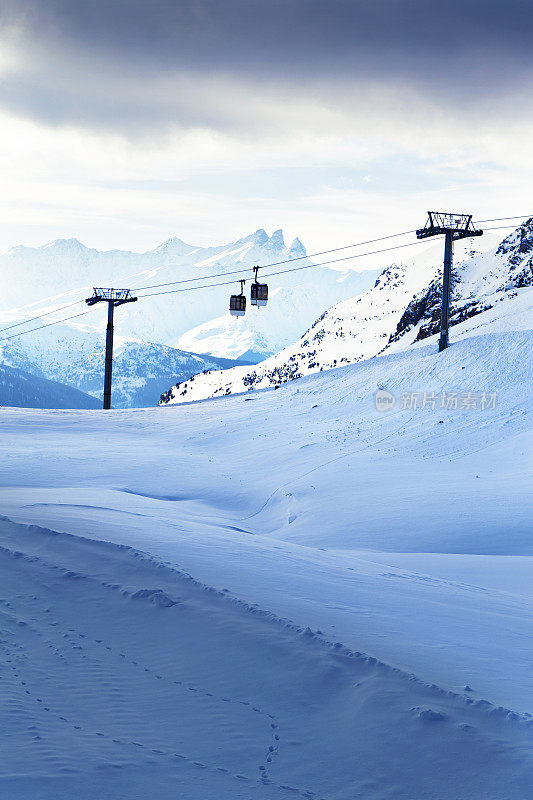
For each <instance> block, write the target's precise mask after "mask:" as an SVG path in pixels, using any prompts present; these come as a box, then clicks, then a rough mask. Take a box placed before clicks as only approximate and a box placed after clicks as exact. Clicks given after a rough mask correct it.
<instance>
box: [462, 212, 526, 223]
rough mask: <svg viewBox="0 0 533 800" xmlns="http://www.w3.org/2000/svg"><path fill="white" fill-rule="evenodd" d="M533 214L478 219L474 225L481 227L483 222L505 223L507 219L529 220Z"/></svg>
mask: <svg viewBox="0 0 533 800" xmlns="http://www.w3.org/2000/svg"><path fill="white" fill-rule="evenodd" d="M530 217H533V214H518V215H517V216H516V217H494V218H493V219H476V220H474V223H475V224H476V225H479V224H480V223H481V222H503V221H504V220H506V219H529V218H530Z"/></svg>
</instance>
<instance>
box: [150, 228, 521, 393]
mask: <svg viewBox="0 0 533 800" xmlns="http://www.w3.org/2000/svg"><path fill="white" fill-rule="evenodd" d="M466 242H468V240H466ZM458 244H459V243H457V245H458ZM457 245H456V250H457V254H458V256H459V257H458V258H457V259H456V261H457V263H456V265H455V267H454V272H453V277H454V281H453V289H452V299H451V324H452V325H455V324H458V323H460V322H462V321H463V320H466V319H468V318H470V317H473V316H475V315H478V314H480V313H482V312H486V311H487V310H489V309H492V308H494V307H498V308H499V313H505V310H504V309H505V303H506V302H508V301H509V300H511V299H513V298H515V297H516V296H517V295H518V294H519V293H521V292H529V293H531V285H532V283H533V218H532V219H530V220H529V221H527V222H526V223H524V224H523V225H520V226H519V227H518V228H517V229H516V230H515V231H514V232H513V233H512V234H511V235H510V236H507V237H506V238H505V239H504V240H503V241H502V242H501V243H500V244H499V245H498V246H497V247H494V248H492V249H491V250H489V251H488V252H486V253H479V252H478V251H477V252H476V251H475V250H472V249H468V250H467V251H466V252H465V251H464V248H465V247H466V248H471V244H470V245H468V243H467V244H465V245H464V247H463V253H462V256H461V247H460V246H457ZM441 282H442V243H441V242H438V244H436V245H435V246H432V247H431V248H429V249H428V250H427V251H426V252H424V253H422V254H421V255H420V256H417V257H416V258H414V259H411V260H409V261H406V262H405V263H397V264H393V265H391V266H390V267H387V269H385V270H383V272H382V273H381V274H380V275H379V277H378V278H377V280H376V281H375V284H374V286H373V287H372V288H371V289H369V290H368V291H366V292H365V293H363V294H362V295H360V296H358V297H353V298H350V299H348V300H343V301H342V302H340V303H338V304H336V305H334V306H333V307H332V308H330V309H329V310H328V311H325V312H324V313H323V314H321V315H320V316H319V317H318V319H317V320H316V321H315V322H314V324H313V325H311V327H310V328H309V330H308V331H307V332H306V333H305V334H304V335H303V336H302V337H301V338H299V339H298V341H296V343H295V344H292V345H290V346H289V347H286V348H284V349H283V350H282V351H281V352H280V353H278V354H277V355H275V356H272V357H270V358H268V359H266V360H265V361H263V362H262V363H260V364H257V365H256V366H254V367H252V368H246V367H241V366H237V367H234V368H233V369H231V370H228V371H225V372H213V373H209V374H205V375H197V376H196V377H195V378H193V379H189V380H187V381H185V382H180V383H179V384H177V385H175V386H173V387H172V388H171V389H169V391H168V392H167V393H166V394H165V395H164V396H163V399H162V403H182V402H188V401H191V400H198V399H203V398H207V397H214V396H218V395H225V394H233V393H235V392H245V391H249V390H252V389H261V388H265V387H269V386H270V387H271V386H276V385H279V384H280V383H283V382H285V381H289V380H294V379H296V378H300V377H302V376H303V375H306V374H309V373H311V372H316V371H318V370H324V369H330V368H332V367H338V366H341V365H343V364H347V363H351V362H354V361H360V360H364V359H368V358H371V357H373V356H377V355H380V354H381V353H383V352H392V351H394V350H398V349H404V348H405V347H408V346H410V345H411V344H413V343H416V342H419V341H422V340H424V339H425V338H427V337H428V336H431V335H432V334H434V333H436V332H437V331H438V329H439V317H440V302H441ZM514 307H516V304H515V306H514ZM502 309H503V310H502ZM510 313H511V312H510ZM451 338H452V340H453V329H452V333H451Z"/></svg>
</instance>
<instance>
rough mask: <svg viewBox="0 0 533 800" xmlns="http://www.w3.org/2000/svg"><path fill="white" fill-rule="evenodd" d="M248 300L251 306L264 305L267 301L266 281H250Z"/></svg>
mask: <svg viewBox="0 0 533 800" xmlns="http://www.w3.org/2000/svg"><path fill="white" fill-rule="evenodd" d="M250 302H251V304H252V305H253V306H266V304H267V302H268V286H267V284H266V283H252V291H251V295H250Z"/></svg>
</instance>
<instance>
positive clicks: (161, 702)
mask: <svg viewBox="0 0 533 800" xmlns="http://www.w3.org/2000/svg"><path fill="white" fill-rule="evenodd" d="M522 291H524V290H522ZM523 297H525V295H518V296H517V297H515V298H514V299H512V300H510V301H509V305H508V309H510V307H511V304H514V305H515V306H516V304H518V303H519V302H521V301H522V299H523ZM504 306H505V304H504V303H501V304H497V305H495V306H494V308H493V309H492V310H490V311H485V312H483V314H480V315H478V316H477V317H472V318H471V319H469V320H466V321H464V322H462V323H460V324H459V325H458V326H456V329H455V333H454V337H455V344H454V346H453V347H450V348H449V349H448V350H446V351H445V352H444V353H441V354H437V352H436V346H435V345H436V341H435V337H434V336H433V337H430V338H429V339H427V340H425V341H423V342H420V343H419V344H418V345H417V346H416V347H415V348H410V349H408V350H404V351H403V352H397V353H390V354H385V355H384V356H383V357H381V358H374V359H369V360H366V361H364V362H360V363H356V364H350V365H348V366H345V367H343V368H340V369H335V370H329V371H326V372H322V373H319V374H315V375H309V376H307V377H304V378H303V379H302V380H300V381H295V382H290V383H288V384H285V385H283V386H281V387H280V389H279V390H278V391H272V390H266V391H262V392H257V393H254V394H252V395H246V396H244V397H243V396H239V395H235V396H231V397H225V398H219V399H217V400H213V401H206V402H201V403H191V404H188V405H182V406H169V407H165V408H154V409H150V410H141V411H139V410H138V411H111V412H105V413H104V412H101V411H92V412H57V411H55V412H46V411H39V412H36V411H28V410H26V409H23V410H19V409H0V423H1V425H2V430H3V436H2V438H1V439H0V449H1V457H0V485H2V486H3V487H5V488H3V489H2V490H0V513H2V514H3V515H5V517H8V518H9V519H6V518H3V519H1V520H0V543H1V547H0V585H1V586H2V589H1V593H0V623H1V635H0V665H1V670H0V676H1V688H2V692H1V698H2V700H1V702H2V703H3V704H4V705H3V706H2V731H1V735H2V737H3V742H2V759H1V762H0V793H1V794H2V795H3V796H5V797H8V798H9V799H10V800H43V798H45V797H46V798H54V800H72V798H74V797H75V798H78V800H95V798H102V800H103V799H104V798H105V800H108V798H109V800H110V799H111V798H113V800H119V799H120V800H126V799H128V800H129V799H130V798H131V799H132V798H139V800H140V799H141V798H143V800H144V798H149V797H157V798H158V800H176V797H183V798H190V799H191V800H200V799H201V800H250V798H256V797H257V798H259V800H289V798H298V800H304V799H305V800H318V799H319V798H325V800H353V799H354V798H361V799H362V800H363V799H364V800H384V799H385V798H388V799H389V800H392V798H393V799H394V800H429V798H431V800H459V799H460V798H461V799H463V798H464V800H466V799H468V800H525V799H526V798H528V797H529V796H530V793H531V785H532V783H533V738H532V729H533V724H532V721H533V717H532V716H531V715H532V714H533V693H532V690H531V641H530V632H531V626H532V623H533V590H532V583H531V568H532V564H533V541H532V537H531V511H532V509H531V475H530V473H531V457H530V453H531V445H532V437H531V420H532V416H533V407H532V404H531V399H530V394H529V392H528V391H527V389H528V387H529V386H530V385H531V381H532V378H533V376H532V372H531V369H532V365H531V357H530V356H531V346H532V344H533V340H532V332H531V331H530V330H524V331H519V332H516V331H515V332H512V326H513V324H514V323H512V322H511V323H509V326H510V327H509V330H510V331H511V332H503V331H502V329H503V327H504V326H505V324H506V318H505V316H504V315H503V313H501V314H500V315H499V317H498V320H497V321H496V322H493V323H487V317H488V316H489V315H491V314H492V315H493V317H494V315H496V314H497V312H498V313H499V311H500V310H501V309H503V308H504ZM482 319H484V320H485V324H484V327H483V328H482V329H481V330H482V332H483V335H474V333H475V332H474V330H473V327H472V326H474V325H475V324H477V322H478V321H481V320H482ZM530 323H531V318H530ZM468 325H470V326H471V328H470V330H469V334H468V336H466V335H465V336H464V337H462V338H459V337H457V331H458V330H459V329H462V330H464V329H465V326H468ZM520 325H522V323H520ZM378 387H382V390H386V391H389V392H390V393H391V394H393V395H394V396H395V397H396V398H397V402H396V404H395V405H394V406H393V407H391V408H390V410H389V411H387V412H379V411H377V410H376V407H375V404H374V394H375V392H376V390H378ZM424 392H426V394H427V396H428V397H431V396H434V400H433V401H431V400H429V402H427V403H426V404H425V406H424V408H422V407H421V406H419V407H416V406H415V405H414V404H413V402H412V401H409V402H408V403H403V402H402V399H403V396H404V395H405V396H407V398H410V397H412V395H413V394H414V393H416V394H417V395H418V396H419V397H421V396H422V395H423V393H424ZM444 392H446V395H444V394H443V393H444ZM452 394H453V395H454V396H455V398H456V402H455V404H453V403H449V402H448V398H449V395H452ZM443 397H444V398H445V399H446V402H445V403H442V398H443ZM473 401H474V405H472V402H473ZM10 520H11V521H10Z"/></svg>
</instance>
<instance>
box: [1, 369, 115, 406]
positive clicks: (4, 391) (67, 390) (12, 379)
mask: <svg viewBox="0 0 533 800" xmlns="http://www.w3.org/2000/svg"><path fill="white" fill-rule="evenodd" d="M0 405H1V406H14V407H16V408H100V405H101V404H100V403H99V402H98V400H97V399H96V398H95V397H91V396H90V395H88V394H85V393H84V392H80V391H78V389H73V388H72V387H71V386H65V385H64V384H62V383H57V381H47V380H46V379H45V378H38V377H37V376H36V375H31V374H30V373H29V372H24V371H23V370H21V369H15V368H14V367H8V366H6V365H5V364H0Z"/></svg>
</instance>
